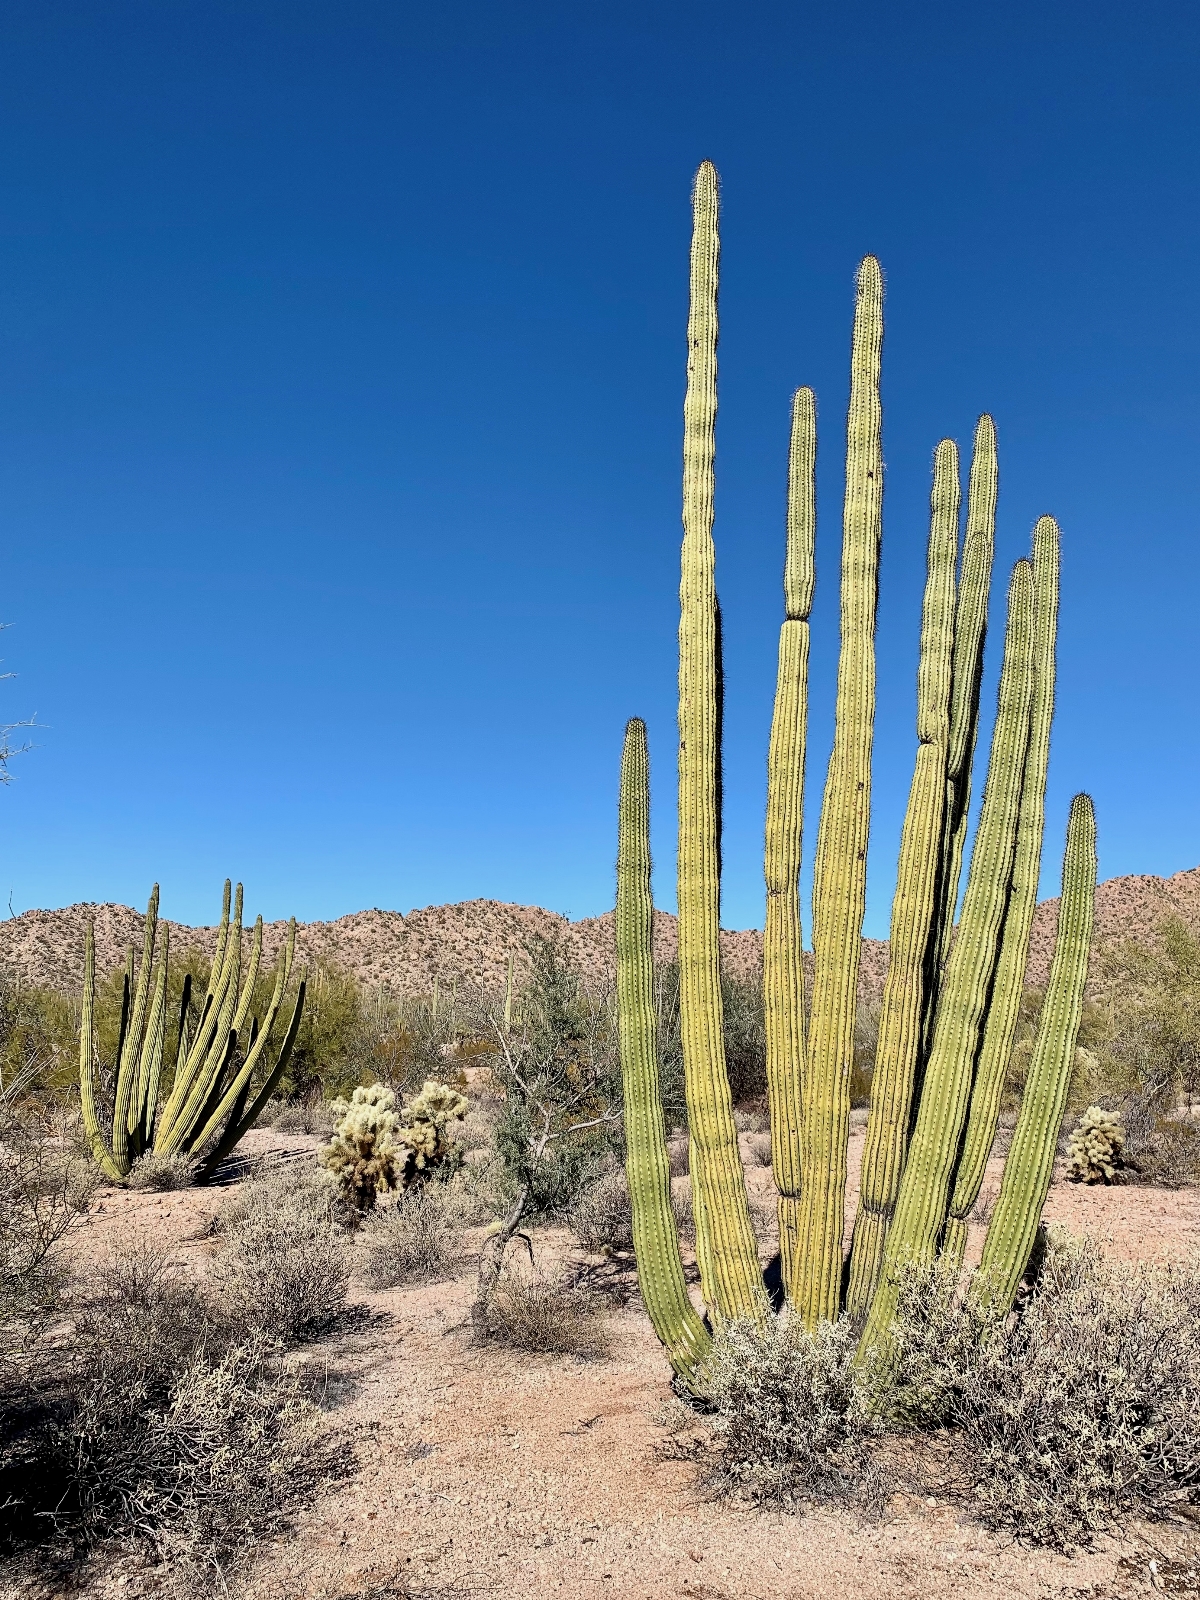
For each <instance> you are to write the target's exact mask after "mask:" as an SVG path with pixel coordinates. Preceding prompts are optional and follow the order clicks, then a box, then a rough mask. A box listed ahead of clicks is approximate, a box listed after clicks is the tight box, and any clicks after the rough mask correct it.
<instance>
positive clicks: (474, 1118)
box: [455, 1106, 496, 1155]
mask: <svg viewBox="0 0 1200 1600" xmlns="http://www.w3.org/2000/svg"><path fill="white" fill-rule="evenodd" d="M495 1134H496V1124H495V1121H494V1119H493V1118H492V1117H489V1116H488V1115H487V1113H486V1112H484V1111H481V1110H480V1109H479V1108H478V1107H477V1106H476V1107H473V1108H472V1109H471V1110H470V1111H468V1112H467V1114H466V1116H465V1117H464V1118H463V1119H462V1122H461V1123H460V1124H459V1128H458V1132H457V1134H456V1136H455V1142H456V1143H457V1144H458V1146H459V1148H460V1149H461V1150H462V1151H463V1153H464V1154H465V1155H469V1154H470V1152H471V1151H472V1150H487V1149H490V1147H491V1145H492V1141H493V1139H494V1138H495Z"/></svg>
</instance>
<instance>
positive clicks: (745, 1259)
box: [677, 161, 762, 1317]
mask: <svg viewBox="0 0 1200 1600" xmlns="http://www.w3.org/2000/svg"><path fill="white" fill-rule="evenodd" d="M717 206H718V193H717V174H716V169H715V168H714V167H713V165H712V163H711V162H708V161H706V162H704V163H703V164H702V166H701V167H700V170H699V171H698V172H697V174H696V183H695V188H694V190H693V194H692V256H691V304H690V309H689V312H688V380H687V393H686V395H685V398H684V403H683V552H682V559H681V575H680V585H679V611H680V616H679V856H678V863H677V873H678V903H679V1027H680V1038H681V1043H682V1046H683V1071H684V1087H685V1092H686V1095H687V1106H688V1123H689V1127H690V1131H691V1172H692V1192H693V1208H694V1211H695V1217H696V1236H697V1249H698V1255H699V1261H700V1272H701V1282H702V1286H703V1290H704V1298H705V1302H706V1303H707V1304H708V1305H709V1306H711V1307H712V1308H713V1310H714V1311H716V1312H717V1314H718V1315H720V1316H725V1317H735V1316H747V1315H753V1314H755V1312H756V1310H757V1308H758V1306H759V1304H760V1302H761V1297H762V1274H761V1271H760V1269H759V1264H758V1245H757V1241H756V1240H755V1237H754V1229H753V1227H752V1225H751V1222H750V1206H749V1201H748V1199H747V1195H746V1180H745V1175H744V1173H743V1172H742V1165H741V1161H740V1159H739V1157H738V1142H737V1129H736V1128H735V1126H734V1122H733V1098H732V1096H731V1094H730V1092H729V1078H728V1075H727V1073H726V1070H725V1037H724V1015H723V1009H722V1003H721V956H720V946H719V932H720V908H721V878H720V816H719V781H718V780H719V745H720V720H721V699H720V697H721V685H720V682H719V673H718V647H719V638H718V635H719V628H720V618H719V615H718V608H717V593H716V581H715V571H714V562H715V554H714V549H713V539H712V525H713V459H714V454H715V449H716V442H715V430H716V418H717V269H718V262H719V256H720V245H719V239H718V234H717Z"/></svg>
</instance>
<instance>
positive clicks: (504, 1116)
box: [491, 936, 621, 1218]
mask: <svg viewBox="0 0 1200 1600" xmlns="http://www.w3.org/2000/svg"><path fill="white" fill-rule="evenodd" d="M526 948H527V953H528V956H529V976H528V980H527V982H526V985H525V987H524V989H523V990H522V991H521V994H520V1004H519V1007H518V1008H517V1011H516V1013H515V1015H516V1017H517V1018H518V1019H519V1020H518V1021H515V1022H514V1023H513V1026H512V1028H511V1029H510V1030H509V1031H508V1032H507V1033H506V1032H505V1031H504V1030H503V1029H502V1028H501V1027H500V1024H499V1020H498V1018H496V1017H493V1018H492V1024H493V1029H494V1031H495V1033H496V1037H497V1045H496V1053H495V1054H494V1055H493V1056H492V1058H491V1070H492V1074H493V1077H494V1078H495V1079H496V1081H497V1083H498V1084H499V1086H500V1088H501V1089H502V1090H503V1092H504V1097H505V1098H504V1101H503V1104H502V1106H501V1107H500V1108H499V1114H498V1117H497V1122H496V1130H495V1147H496V1151H497V1153H498V1155H499V1156H500V1159H501V1161H502V1162H503V1163H504V1167H505V1169H506V1172H507V1174H508V1178H509V1185H510V1188H511V1191H512V1193H513V1194H514V1195H515V1194H518V1193H520V1192H521V1191H524V1192H525V1195H526V1199H525V1205H524V1213H525V1215H526V1216H534V1217H543V1218H558V1217H564V1216H566V1215H567V1214H568V1213H569V1212H570V1209H571V1206H572V1205H573V1203H574V1201H575V1199H576V1198H577V1196H578V1195H579V1194H580V1192H581V1191H582V1190H583V1189H584V1188H586V1187H587V1185H588V1184H589V1183H591V1182H593V1181H594V1180H595V1178H596V1177H597V1176H598V1175H599V1174H600V1173H601V1172H602V1171H603V1170H604V1168H605V1167H606V1166H607V1164H608V1163H609V1161H610V1160H611V1159H612V1156H613V1154H614V1153H615V1152H616V1151H617V1150H619V1147H620V1132H619V1123H620V1097H621V1089H620V1068H619V1064H618V1061H617V1056H616V1036H615V1029H614V1019H613V1014H612V1011H611V1008H610V1007H609V1005H608V1004H607V997H605V996H602V995H595V994H592V993H591V992H589V991H588V990H587V989H586V988H585V986H584V984H583V982H582V980H581V978H580V976H579V973H578V972H576V971H575V970H574V968H573V967H572V966H571V965H570V963H569V961H568V960H567V957H566V954H565V952H564V951H563V949H562V948H561V947H560V945H559V944H558V943H556V942H555V941H554V940H551V939H546V938H542V937H540V936H536V937H534V938H532V939H530V940H529V942H528V945H527V947H526Z"/></svg>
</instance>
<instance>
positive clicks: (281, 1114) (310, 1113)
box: [255, 1095, 337, 1138]
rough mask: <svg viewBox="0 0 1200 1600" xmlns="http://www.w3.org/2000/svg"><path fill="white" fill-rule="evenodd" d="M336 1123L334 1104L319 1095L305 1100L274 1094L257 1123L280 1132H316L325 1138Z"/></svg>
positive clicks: (261, 1126) (258, 1125)
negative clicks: (287, 1098) (288, 1098)
mask: <svg viewBox="0 0 1200 1600" xmlns="http://www.w3.org/2000/svg"><path fill="white" fill-rule="evenodd" d="M336 1125H337V1118H336V1117H335V1116H334V1113H333V1108H332V1106H331V1105H330V1104H329V1102H328V1101H327V1100H324V1099H322V1098H321V1097H320V1096H319V1095H309V1096H308V1097H307V1098H306V1099H304V1100H284V1099H281V1098H278V1097H275V1096H273V1097H272V1098H271V1099H270V1100H268V1101H267V1103H266V1105H265V1106H264V1107H263V1109H262V1112H261V1113H260V1115H259V1118H258V1121H257V1122H256V1123H255V1126H256V1127H258V1128H274V1129H275V1130H276V1131H277V1132H279V1133H315V1134H319V1135H320V1136H322V1137H323V1138H328V1137H329V1135H330V1134H331V1133H332V1132H333V1130H334V1128H335V1127H336Z"/></svg>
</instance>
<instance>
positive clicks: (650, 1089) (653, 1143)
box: [616, 717, 709, 1387]
mask: <svg viewBox="0 0 1200 1600" xmlns="http://www.w3.org/2000/svg"><path fill="white" fill-rule="evenodd" d="M653 925H654V902H653V899H652V897H651V890H650V770H649V755H648V752H647V749H646V725H645V723H643V722H642V721H641V720H640V719H639V718H637V717H634V718H632V719H631V720H630V722H629V724H628V725H627V727H626V729H625V748H624V751H623V753H622V756H621V798H620V811H619V823H618V836H617V914H616V931H617V1021H618V1038H619V1047H620V1055H621V1080H622V1085H623V1089H624V1100H625V1172H626V1175H627V1177H628V1180H629V1198H630V1202H631V1204H632V1207H633V1241H634V1249H635V1252H636V1254H637V1262H638V1283H639V1285H640V1287H641V1291H642V1300H643V1302H644V1303H645V1306H646V1311H647V1313H648V1315H649V1317H650V1321H651V1323H652V1324H653V1327H654V1331H655V1333H656V1334H657V1335H658V1337H659V1339H660V1340H661V1341H662V1344H663V1347H664V1348H665V1350H666V1352H667V1356H668V1358H669V1360H670V1362H671V1365H672V1367H673V1368H674V1369H675V1372H676V1373H677V1374H678V1376H679V1377H680V1378H681V1379H682V1380H683V1381H684V1382H685V1384H687V1385H688V1387H691V1386H692V1385H693V1384H694V1381H695V1374H696V1369H697V1366H698V1364H699V1362H700V1361H701V1360H702V1359H703V1357H704V1355H705V1354H706V1352H707V1350H708V1346H709V1337H708V1332H707V1330H706V1329H705V1326H704V1324H703V1322H702V1321H701V1320H700V1317H699V1316H698V1314H697V1312H696V1310H695V1307H694V1306H693V1305H692V1303H691V1301H690V1300H689V1299H688V1292H687V1284H686V1281H685V1279H684V1275H683V1257H682V1255H681V1254H680V1250H679V1235H678V1233H677V1231H676V1227H675V1214H674V1212H673V1211H672V1209H671V1170H670V1164H669V1162H668V1159H667V1141H666V1134H665V1130H664V1128H663V1118H662V1098H661V1095H660V1093H659V1083H658V1034H657V1028H656V1024H655V1012H654V961H653V945H652V938H653Z"/></svg>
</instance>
